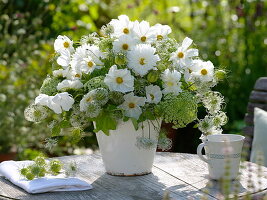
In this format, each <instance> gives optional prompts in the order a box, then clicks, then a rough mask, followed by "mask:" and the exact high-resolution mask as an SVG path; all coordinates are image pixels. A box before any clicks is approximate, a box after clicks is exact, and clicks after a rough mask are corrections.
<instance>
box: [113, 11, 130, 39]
mask: <svg viewBox="0 0 267 200" xmlns="http://www.w3.org/2000/svg"><path fill="white" fill-rule="evenodd" d="M109 24H110V25H111V26H113V28H114V33H112V34H111V36H115V37H120V36H121V35H131V34H132V29H133V22H131V21H130V20H129V17H128V16H126V15H120V16H119V17H118V19H112V20H111V22H110V23H109Z"/></svg>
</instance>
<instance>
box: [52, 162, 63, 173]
mask: <svg viewBox="0 0 267 200" xmlns="http://www.w3.org/2000/svg"><path fill="white" fill-rule="evenodd" d="M61 167H62V166H61V162H60V161H59V160H52V161H51V162H50V171H51V172H52V173H53V174H58V173H59V172H60V170H61Z"/></svg>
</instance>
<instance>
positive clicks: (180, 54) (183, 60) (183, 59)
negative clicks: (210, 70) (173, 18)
mask: <svg viewBox="0 0 267 200" xmlns="http://www.w3.org/2000/svg"><path fill="white" fill-rule="evenodd" d="M192 42H193V40H191V39H190V38H188V37H186V38H185V39H184V40H183V42H182V45H181V46H178V49H177V51H175V52H173V53H171V57H170V61H172V62H173V64H174V65H176V66H177V67H180V68H184V67H186V66H188V65H191V62H192V57H195V56H198V50H197V49H188V47H189V46H190V45H191V44H192Z"/></svg>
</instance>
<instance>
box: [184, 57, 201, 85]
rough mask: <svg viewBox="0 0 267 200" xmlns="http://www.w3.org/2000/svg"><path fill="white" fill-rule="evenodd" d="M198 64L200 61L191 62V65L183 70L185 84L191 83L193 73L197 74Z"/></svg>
mask: <svg viewBox="0 0 267 200" xmlns="http://www.w3.org/2000/svg"><path fill="white" fill-rule="evenodd" d="M199 62H202V61H201V60H199V59H197V60H193V61H192V63H191V65H188V66H186V67H185V68H184V70H183V71H184V79H185V81H186V82H190V81H193V79H194V76H193V73H194V72H197V71H198V69H199Z"/></svg>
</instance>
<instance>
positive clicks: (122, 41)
mask: <svg viewBox="0 0 267 200" xmlns="http://www.w3.org/2000/svg"><path fill="white" fill-rule="evenodd" d="M135 45H136V41H135V40H134V39H133V37H131V36H129V35H121V36H120V37H119V38H118V39H116V40H115V41H114V42H113V51H114V52H116V53H118V52H127V51H129V50H132V48H133V47H134V46H135Z"/></svg>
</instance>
